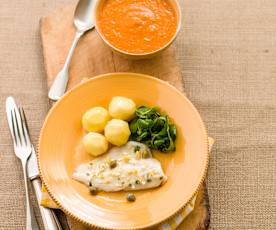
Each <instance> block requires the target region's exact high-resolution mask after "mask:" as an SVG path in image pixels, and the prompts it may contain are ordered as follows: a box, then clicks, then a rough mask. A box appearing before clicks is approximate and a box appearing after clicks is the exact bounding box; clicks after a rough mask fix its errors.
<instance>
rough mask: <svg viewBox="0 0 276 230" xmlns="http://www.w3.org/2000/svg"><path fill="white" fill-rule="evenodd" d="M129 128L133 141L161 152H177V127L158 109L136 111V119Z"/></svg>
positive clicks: (143, 108) (144, 108) (142, 108)
mask: <svg viewBox="0 0 276 230" xmlns="http://www.w3.org/2000/svg"><path fill="white" fill-rule="evenodd" d="M129 128H130V132H131V139H132V140H134V141H138V142H142V143H144V144H145V145H147V146H148V147H149V148H152V149H157V150H159V151H161V152H171V151H175V140H176V135H177V132H176V126H175V125H174V124H171V123H170V121H169V118H168V116H166V115H161V114H160V113H159V111H158V109H157V108H156V107H153V108H148V107H146V106H141V107H139V108H138V109H136V118H134V119H133V120H131V121H130V124H129Z"/></svg>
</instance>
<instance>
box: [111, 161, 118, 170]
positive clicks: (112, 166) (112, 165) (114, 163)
mask: <svg viewBox="0 0 276 230" xmlns="http://www.w3.org/2000/svg"><path fill="white" fill-rule="evenodd" d="M116 167H117V161H116V160H114V159H112V160H110V162H109V168H110V169H114V168H116Z"/></svg>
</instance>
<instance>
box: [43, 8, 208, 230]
mask: <svg viewBox="0 0 276 230" xmlns="http://www.w3.org/2000/svg"><path fill="white" fill-rule="evenodd" d="M73 12H74V5H67V6H64V7H62V8H60V9H57V10H56V11H55V12H53V13H51V14H50V15H48V16H46V17H43V18H42V19H41V21H40V32H41V39H42V48H43V56H44V65H45V70H46V76H47V82H48V86H50V85H51V83H52V81H53V79H54V78H55V76H56V75H57V73H58V72H59V70H60V69H61V68H62V66H63V63H64V62H65V58H66V55H67V52H68V50H69V47H70V45H71V43H72V41H73V37H74V33H75V29H74V26H73ZM175 49H176V47H175V46H174V45H172V46H171V47H170V48H169V49H167V50H166V51H165V52H163V53H162V54H161V55H160V56H158V57H155V58H154V59H150V60H138V61H137V60H136V61H130V60H127V59H125V58H123V57H120V56H118V55H117V54H115V53H113V52H112V51H111V49H110V48H109V47H107V46H106V45H105V44H104V43H103V42H102V40H101V39H100V37H99V36H98V34H97V32H96V31H95V30H93V31H90V32H88V33H86V34H85V35H84V36H83V37H82V38H81V40H80V42H79V44H78V46H77V48H76V50H75V53H74V56H73V58H72V62H71V65H70V69H69V76H70V80H69V84H68V89H70V88H72V87H73V86H75V85H76V84H78V83H80V82H81V81H82V80H83V79H84V78H90V77H93V76H96V75H98V74H103V73H109V72H137V73H144V74H148V75H152V76H154V77H157V78H160V79H162V80H165V81H168V82H170V84H172V85H174V86H175V87H176V88H178V89H179V90H181V91H182V92H183V82H182V77H181V72H180V69H179V66H178V64H177V62H176V58H175ZM61 218H62V217H61ZM209 220H210V213H209V201H208V194H207V190H206V186H205V184H204V185H203V186H202V188H201V189H200V191H199V194H198V196H197V200H196V206H195V210H194V211H193V212H192V213H191V214H190V215H189V216H188V217H187V218H186V219H185V220H184V222H183V223H182V224H181V225H180V226H179V227H178V229H183V230H184V229H185V230H186V229H188V230H199V229H207V228H208V226H209ZM68 222H69V225H70V228H71V229H78V230H81V229H86V227H85V226H82V225H81V224H80V223H78V222H76V221H75V220H68Z"/></svg>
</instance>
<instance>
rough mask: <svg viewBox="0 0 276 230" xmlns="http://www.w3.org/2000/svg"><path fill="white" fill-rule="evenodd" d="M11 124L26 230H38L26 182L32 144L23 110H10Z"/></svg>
mask: <svg viewBox="0 0 276 230" xmlns="http://www.w3.org/2000/svg"><path fill="white" fill-rule="evenodd" d="M11 123H12V138H13V146H14V152H15V155H16V156H17V157H18V158H19V159H20V160H21V163H22V168H23V175H24V183H25V193H26V230H38V229H39V227H38V224H37V221H36V219H35V216H34V213H33V209H32V208H31V206H30V198H29V190H28V180H27V171H26V166H27V161H28V158H29V157H30V156H31V153H32V148H33V147H32V144H31V141H30V138H29V134H28V129H27V127H26V121H25V116H24V110H23V108H19V109H18V110H16V109H12V110H11Z"/></svg>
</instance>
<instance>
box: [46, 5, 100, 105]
mask: <svg viewBox="0 0 276 230" xmlns="http://www.w3.org/2000/svg"><path fill="white" fill-rule="evenodd" d="M95 3H96V0H79V2H78V5H77V7H76V10H75V14H74V24H75V27H76V29H77V31H76V34H75V38H74V41H73V44H72V46H71V48H70V50H69V53H68V56H67V58H66V61H65V64H64V66H63V68H62V70H61V71H60V72H59V73H58V75H57V76H56V78H55V80H54V83H53V84H52V86H51V88H50V90H49V94H48V97H49V98H50V99H52V100H54V101H56V100H58V99H59V98H60V97H61V96H62V95H63V94H64V92H65V90H66V87H67V82H68V69H69V64H70V61H71V58H72V56H73V53H74V50H75V48H76V46H77V43H78V41H79V39H80V37H81V36H82V35H83V34H84V33H85V32H86V31H88V30H91V29H92V28H93V27H94V26H95V19H94V7H95Z"/></svg>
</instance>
